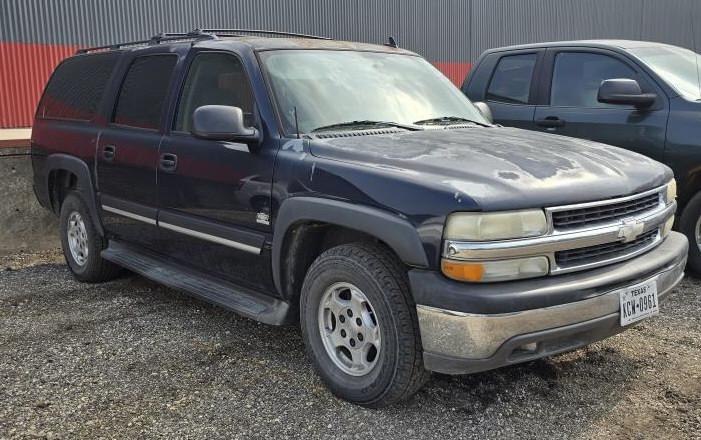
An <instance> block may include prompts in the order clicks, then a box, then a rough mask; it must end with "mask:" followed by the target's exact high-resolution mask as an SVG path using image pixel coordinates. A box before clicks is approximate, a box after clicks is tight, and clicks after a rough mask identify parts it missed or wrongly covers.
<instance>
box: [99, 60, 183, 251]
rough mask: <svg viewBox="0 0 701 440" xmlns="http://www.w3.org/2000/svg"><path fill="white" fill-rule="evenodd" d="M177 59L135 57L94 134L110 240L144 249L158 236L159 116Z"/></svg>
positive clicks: (103, 214)
mask: <svg viewBox="0 0 701 440" xmlns="http://www.w3.org/2000/svg"><path fill="white" fill-rule="evenodd" d="M177 60H178V57H177V56H176V55H163V54H159V55H148V56H141V57H137V58H135V59H134V60H133V61H132V62H131V64H130V66H129V68H128V71H127V73H126V76H125V77H124V79H123V81H122V83H121V88H120V90H119V93H118V95H117V100H116V102H115V106H114V112H113V114H112V117H111V120H110V122H109V123H108V125H107V126H106V127H105V128H104V129H103V131H102V132H101V133H100V135H99V140H98V145H97V158H96V161H97V162H96V163H97V187H98V191H99V196H100V206H101V209H102V219H103V223H104V227H105V229H106V230H107V232H109V233H110V234H111V235H112V236H116V237H117V238H118V239H120V240H123V241H130V242H132V243H136V244H139V245H143V246H146V247H153V246H154V242H155V240H156V239H157V237H158V231H157V228H156V211H157V208H158V199H157V196H158V194H157V187H156V167H157V164H158V147H159V144H160V142H161V140H162V134H161V131H160V122H161V116H162V114H163V113H164V107H165V101H166V96H167V95H168V88H169V84H170V80H171V77H172V73H173V69H174V68H175V65H176V63H177Z"/></svg>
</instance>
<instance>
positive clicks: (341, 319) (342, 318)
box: [338, 315, 346, 322]
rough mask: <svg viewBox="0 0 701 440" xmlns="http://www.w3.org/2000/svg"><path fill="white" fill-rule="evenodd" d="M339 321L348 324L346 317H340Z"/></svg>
mask: <svg viewBox="0 0 701 440" xmlns="http://www.w3.org/2000/svg"><path fill="white" fill-rule="evenodd" d="M338 320H339V321H341V322H346V317H345V316H343V315H341V316H339V317H338Z"/></svg>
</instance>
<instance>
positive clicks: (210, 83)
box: [174, 53, 253, 131]
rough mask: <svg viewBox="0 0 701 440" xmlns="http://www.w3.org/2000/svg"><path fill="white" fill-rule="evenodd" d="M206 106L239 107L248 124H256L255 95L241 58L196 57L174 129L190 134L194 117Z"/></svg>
mask: <svg viewBox="0 0 701 440" xmlns="http://www.w3.org/2000/svg"><path fill="white" fill-rule="evenodd" d="M203 105H229V106H233V107H239V108H240V109H241V110H243V115H244V123H246V125H247V126H251V125H253V93H252V92H251V87H250V84H249V83H248V78H246V74H245V72H244V70H243V65H242V64H241V62H240V61H239V60H238V58H236V57H235V56H233V55H228V54H221V53H204V54H200V55H197V57H195V59H194V61H193V62H192V66H191V67H190V71H189V73H188V76H187V80H186V81H185V87H183V91H182V95H181V97H180V103H179V105H178V113H177V116H176V119H175V126H174V129H175V130H176V131H190V125H191V121H192V114H193V113H194V111H195V110H196V109H197V107H201V106H203Z"/></svg>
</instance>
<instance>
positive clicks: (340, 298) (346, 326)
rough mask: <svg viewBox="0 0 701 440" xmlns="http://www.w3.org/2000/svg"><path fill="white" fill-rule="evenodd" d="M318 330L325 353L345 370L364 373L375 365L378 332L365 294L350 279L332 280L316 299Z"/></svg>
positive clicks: (352, 372)
mask: <svg viewBox="0 0 701 440" xmlns="http://www.w3.org/2000/svg"><path fill="white" fill-rule="evenodd" d="M318 322H319V332H320V334H321V340H322V342H323V344H324V348H325V349H326V354H328V356H329V357H330V358H331V360H332V361H333V363H334V364H335V365H336V366H337V367H338V368H339V369H341V371H343V372H344V373H346V374H349V375H351V376H365V375H366V374H368V373H370V372H371V371H372V369H373V368H374V367H375V365H377V360H378V359H379V356H380V350H381V342H382V338H381V336H382V335H381V332H380V326H379V321H378V319H377V315H376V314H375V309H374V308H373V306H372V304H371V303H370V301H369V300H368V298H367V296H365V294H364V293H363V292H362V291H361V290H360V289H359V288H357V287H356V286H354V285H353V284H350V283H335V284H333V285H332V286H330V287H329V288H328V289H326V291H325V292H324V294H323V295H322V297H321V302H320V303H319V313H318Z"/></svg>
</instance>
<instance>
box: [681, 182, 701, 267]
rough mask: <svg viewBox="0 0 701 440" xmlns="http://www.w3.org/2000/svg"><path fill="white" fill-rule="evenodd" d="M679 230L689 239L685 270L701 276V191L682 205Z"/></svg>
mask: <svg viewBox="0 0 701 440" xmlns="http://www.w3.org/2000/svg"><path fill="white" fill-rule="evenodd" d="M679 231H680V232H681V233H683V234H684V235H686V238H688V239H689V260H688V263H687V270H688V271H689V272H691V273H693V274H694V275H696V276H701V192H699V193H697V194H696V195H695V196H694V197H692V198H691V200H689V202H688V203H687V204H686V206H685V207H684V211H683V212H682V215H681V217H680V219H679Z"/></svg>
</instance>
